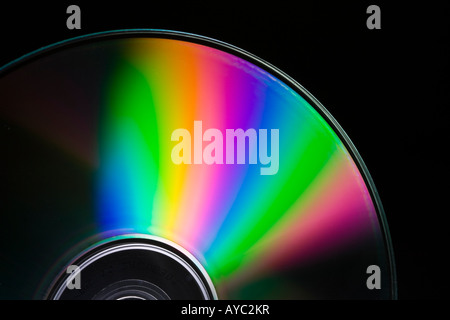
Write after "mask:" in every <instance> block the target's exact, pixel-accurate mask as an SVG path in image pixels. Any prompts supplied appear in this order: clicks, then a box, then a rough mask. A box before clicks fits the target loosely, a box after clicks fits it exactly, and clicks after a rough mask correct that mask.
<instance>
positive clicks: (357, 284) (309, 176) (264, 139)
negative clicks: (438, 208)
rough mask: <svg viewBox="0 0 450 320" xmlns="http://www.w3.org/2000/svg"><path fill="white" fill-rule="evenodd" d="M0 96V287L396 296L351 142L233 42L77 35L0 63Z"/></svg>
mask: <svg viewBox="0 0 450 320" xmlns="http://www.w3.org/2000/svg"><path fill="white" fill-rule="evenodd" d="M299 63H302V62H299ZM287 71H289V70H287ZM348 99H351V93H349V95H348ZM0 103H1V104H0V107H1V109H0V119H1V137H2V140H1V143H2V145H1V146H2V157H1V163H2V168H3V170H2V172H3V173H2V191H3V192H2V196H1V197H2V200H1V214H0V225H1V226H2V232H1V233H0V246H1V250H0V255H1V261H2V262H1V264H0V298H2V299H106V300H123V299H133V300H135V299H137V300H139V299H140V300H169V299H172V300H174V299H347V298H349V299H391V298H395V297H396V285H395V268H394V260H393V254H392V248H391V244H390V237H389V232H388V227H387V223H386V219H385V216H384V212H383V209H382V205H381V201H380V199H379V197H378V194H377V192H376V189H375V186H374V184H373V182H372V180H371V178H370V175H369V173H368V171H367V169H366V167H365V165H364V163H363V161H362V160H361V157H360V156H359V155H358V153H357V151H356V148H355V147H354V146H353V144H352V143H351V141H350V139H349V138H348V137H347V135H346V134H345V132H344V131H343V130H342V128H341V127H340V126H339V124H338V123H337V122H336V121H335V120H334V118H332V116H331V115H330V114H329V113H328V112H327V110H326V109H325V108H324V107H323V106H322V105H321V104H320V103H319V102H318V101H317V100H316V99H315V98H314V97H313V96H312V95H311V94H310V93H308V92H307V91H306V90H305V89H304V88H303V87H302V86H301V85H300V84H298V83H296V82H295V81H294V80H293V79H291V78H290V77H289V76H288V75H287V74H285V73H284V72H282V71H280V70H278V69H277V68H275V67H274V66H272V65H270V64H269V63H267V62H265V61H263V60H261V59H259V58H257V57H255V56H253V55H252V54H250V53H247V52H245V51H244V50H241V49H239V48H236V47H234V46H232V45H229V44H226V43H223V42H220V41H217V40H213V39H209V38H206V37H203V36H197V35H192V34H186V33H181V32H172V31H164V30H124V31H114V32H106V33H98V34H93V35H89V36H82V37H79V38H75V39H71V40H68V41H64V42H61V43H57V44H55V45H51V46H49V47H46V48H43V49H40V50H38V51H36V52H33V53H31V54H29V55H26V56H24V57H22V58H20V59H18V60H16V61H13V62H12V63H10V64H8V65H6V66H5V67H3V68H2V69H1V73H0ZM74 270H76V271H74Z"/></svg>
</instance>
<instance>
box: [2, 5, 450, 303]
mask: <svg viewBox="0 0 450 320" xmlns="http://www.w3.org/2000/svg"><path fill="white" fill-rule="evenodd" d="M391 2H394V1H391ZM70 4H77V5H79V6H80V8H81V27H82V28H81V30H68V29H67V28H66V19H67V17H68V16H69V15H68V14H66V8H67V7H68V6H69V5H70ZM371 4H376V5H378V6H380V8H381V30H368V29H367V27H366V19H367V18H368V16H369V15H368V14H367V13H366V9H367V7H368V6H369V5H371ZM449 21H450V10H449V4H444V2H430V1H426V2H423V3H422V4H415V3H413V2H406V1H404V2H403V1H402V2H398V1H396V4H395V5H394V4H392V3H386V2H385V1H378V0H373V1H345V3H343V1H336V2H330V3H328V2H323V1H286V2H285V1H283V2H282V1H259V2H244V1H239V2H236V1H222V2H216V1H214V2H213V1H208V2H206V1H205V2H201V1H186V2H172V1H170V2H167V3H166V4H159V3H158V2H156V1H152V0H149V1H141V2H133V1H124V2H119V1H113V2H106V3H101V2H96V4H95V5H94V4H92V3H88V2H86V1H85V2H83V1H78V2H67V1H59V2H57V3H49V2H33V3H28V2H21V1H17V2H15V3H13V4H4V3H2V4H1V5H0V36H1V46H0V65H4V64H6V63H8V62H10V61H11V60H14V59H16V58H19V57H20V56H22V55H24V54H26V53H29V52H31V51H34V50H36V49H38V48H40V47H43V46H46V45H50V44H52V43H54V42H57V41H61V40H65V39H68V38H72V37H75V36H80V35H83V34H89V33H93V32H98V31H107V30H117V29H125V28H154V29H169V30H176V31H184V32H190V33H195V34H200V35H204V36H208V37H212V38H215V39H217V40H221V41H224V42H227V43H230V44H232V45H235V46H237V47H240V48H242V49H244V50H246V51H248V52H251V53H253V54H255V55H256V56H259V57H260V58H262V59H264V60H265V61H268V62H269V63H271V64H272V65H275V66H276V67H278V68H279V69H281V70H282V71H284V72H285V73H287V74H288V75H290V76H291V77H292V78H294V79H295V80H296V81H297V82H299V83H300V84H302V85H303V86H304V87H305V88H306V89H307V90H308V91H309V92H311V93H312V94H313V95H314V96H315V97H316V98H317V99H318V100H319V101H320V102H321V103H322V104H323V105H324V106H325V107H326V108H327V109H328V110H329V111H330V113H331V114H332V115H333V116H334V117H335V118H336V120H337V121H338V122H339V123H340V124H341V126H342V127H343V128H344V130H345V131H346V133H347V134H348V135H349V137H350V138H351V140H352V141H353V143H354V144H355V146H356V148H357V149H358V151H359V153H360V154H361V156H362V158H363V159H364V161H365V163H366V165H367V167H368V169H369V171H370V174H371V175H372V178H373V180H374V181H375V185H376V187H377V189H378V192H379V195H380V197H381V200H382V202H383V206H384V209H385V213H386V216H387V220H388V223H389V228H390V233H391V238H392V241H393V246H394V253H395V257H396V265H397V278H398V297H399V299H443V298H448V297H449V295H448V293H447V288H448V280H447V279H448V278H449V276H448V272H449V271H448V262H447V260H448V251H449V250H448V247H447V245H448V234H449V231H448V230H449V227H448V226H449V222H448V220H449V219H447V217H448V215H449V213H450V210H449V209H448V206H447V203H448V199H447V198H448V197H449V195H448V194H449V191H450V190H449V187H448V178H449V168H448V166H447V165H448V150H447V149H448V146H449V143H448V138H449V134H448V127H449V126H448V124H449V120H450V119H449V112H448V107H449V103H448V99H449V91H450V79H449V77H450V76H449V72H448V71H449V57H450V50H449V45H448V42H449V39H450V34H449ZM0 99H1V97H0Z"/></svg>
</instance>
